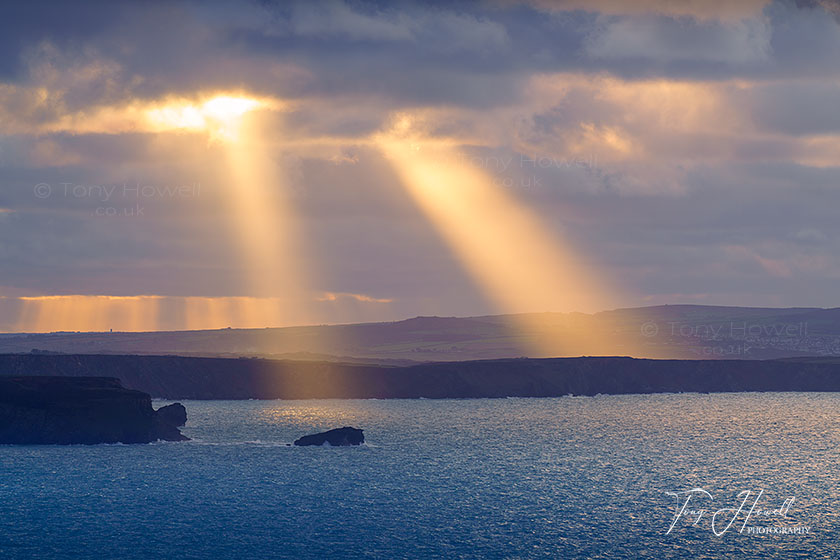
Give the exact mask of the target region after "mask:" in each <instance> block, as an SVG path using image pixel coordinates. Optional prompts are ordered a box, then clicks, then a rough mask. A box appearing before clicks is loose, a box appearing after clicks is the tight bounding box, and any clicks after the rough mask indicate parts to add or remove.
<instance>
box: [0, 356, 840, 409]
mask: <svg viewBox="0 0 840 560" xmlns="http://www.w3.org/2000/svg"><path fill="white" fill-rule="evenodd" d="M103 374H106V375H109V376H113V377H118V378H119V379H120V380H121V381H122V383H123V384H124V385H125V386H126V387H130V388H133V389H138V390H140V391H144V392H146V393H149V394H151V395H153V396H154V397H158V398H166V399H172V400H176V399H251V398H254V399H314V398H379V399H388V398H420V397H424V398H480V397H557V396H563V395H568V394H574V395H595V394H597V393H603V394H626V393H662V392H673V393H677V392H733V391H840V360H836V359H814V358H807V359H791V360H766V361H762V360H753V361H750V360H731V361H727V360H641V359H634V358H621V357H595V358H547V359H525V358H519V359H507V360H481V361H473V362H449V363H428V364H418V365H414V366H408V367H388V366H377V365H360V364H341V363H334V362H310V361H306V362H295V361H288V360H262V359H229V358H186V357H178V356H112V355H34V354H0V375H17V376H24V375H26V376H29V375H54V376H73V377H75V376H97V375H103ZM144 406H145V405H144Z"/></svg>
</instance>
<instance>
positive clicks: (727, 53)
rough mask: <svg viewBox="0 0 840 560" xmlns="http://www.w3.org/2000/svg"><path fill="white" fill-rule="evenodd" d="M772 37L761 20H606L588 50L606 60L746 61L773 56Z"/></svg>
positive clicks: (767, 26)
mask: <svg viewBox="0 0 840 560" xmlns="http://www.w3.org/2000/svg"><path fill="white" fill-rule="evenodd" d="M771 35H772V29H771V27H770V25H769V22H767V21H765V20H764V19H762V18H756V19H749V20H738V21H734V22H723V23H721V22H697V21H695V20H674V19H670V18H649V17H647V18H641V17H634V18H627V19H618V20H613V21H610V22H608V23H606V24H604V26H603V27H602V28H601V29H599V30H598V31H597V32H595V33H593V35H592V36H590V38H589V39H588V41H587V43H586V45H585V51H586V53H587V55H589V56H590V57H593V58H598V59H607V60H628V59H645V60H648V61H653V62H675V61H681V62H686V61H695V62H701V63H703V62H716V63H725V64H735V65H743V64H751V63H764V62H767V61H768V60H769V59H770V56H771V46H770V40H771Z"/></svg>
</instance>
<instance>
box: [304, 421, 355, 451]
mask: <svg viewBox="0 0 840 560" xmlns="http://www.w3.org/2000/svg"><path fill="white" fill-rule="evenodd" d="M364 442H365V435H364V430H359V429H357V428H351V427H349V426H345V427H343V428H336V429H334V430H329V431H327V432H323V433H320V434H312V435H310V436H303V437H302V438H300V439H298V440H295V445H324V444H325V443H326V444H329V445H332V446H335V447H339V446H346V445H361V444H362V443H364Z"/></svg>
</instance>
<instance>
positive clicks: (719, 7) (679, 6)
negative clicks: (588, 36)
mask: <svg viewBox="0 0 840 560" xmlns="http://www.w3.org/2000/svg"><path fill="white" fill-rule="evenodd" d="M768 2H769V0H676V1H675V0H635V1H633V2H628V1H626V0H532V1H531V2H530V4H532V5H533V6H535V7H537V8H539V9H542V10H545V11H550V12H558V11H567V10H587V11H592V12H599V13H603V14H612V15H633V14H662V15H668V16H691V17H695V18H698V19H743V18H747V17H751V16H755V15H757V14H760V13H761V10H762V9H763V8H764V6H765V5H767V4H768Z"/></svg>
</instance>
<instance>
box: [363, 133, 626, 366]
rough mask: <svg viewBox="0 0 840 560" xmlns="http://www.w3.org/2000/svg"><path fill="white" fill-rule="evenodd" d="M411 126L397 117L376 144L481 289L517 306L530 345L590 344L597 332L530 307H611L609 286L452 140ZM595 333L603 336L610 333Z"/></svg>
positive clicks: (568, 347)
mask: <svg viewBox="0 0 840 560" xmlns="http://www.w3.org/2000/svg"><path fill="white" fill-rule="evenodd" d="M410 127H411V125H410V122H409V121H406V120H402V121H398V124H397V126H396V127H395V129H394V130H392V131H390V132H389V133H385V134H381V135H379V136H378V138H377V142H378V144H379V146H380V148H381V150H382V151H383V153H384V154H385V156H386V158H387V159H388V160H389V161H390V163H391V164H392V166H393V168H394V169H395V171H396V173H397V175H398V176H399V178H400V180H401V182H402V184H403V186H404V188H405V189H406V190H407V191H408V193H409V194H410V196H411V197H412V199H413V200H414V202H415V203H416V204H417V206H418V207H419V208H420V209H421V210H422V211H423V212H424V214H425V215H426V216H427V218H428V219H429V220H430V221H431V222H432V223H433V225H434V226H435V227H436V228H437V230H438V231H439V232H440V233H441V235H442V237H443V238H444V239H445V240H446V241H447V242H448V243H449V244H450V246H451V247H452V249H453V250H454V252H455V253H456V254H457V255H458V257H459V258H460V259H461V261H462V263H463V264H464V266H465V268H466V269H467V271H468V272H469V273H470V274H471V275H472V277H473V278H474V279H475V281H476V283H477V284H478V285H479V287H480V288H481V289H482V290H483V291H484V292H485V294H486V295H487V296H488V297H489V298H490V299H491V300H492V301H493V302H495V304H496V305H497V307H498V308H499V309H500V310H501V311H502V312H505V313H515V314H522V315H518V316H517V319H516V321H517V323H518V324H517V327H518V328H521V329H525V330H526V331H528V332H532V333H535V335H536V336H535V338H536V339H537V340H538V343H537V344H536V345H535V347H531V348H528V351H529V353H531V355H546V356H547V355H555V356H556V355H564V354H567V353H575V352H576V349H577V348H580V347H582V346H583V347H586V348H593V349H595V346H593V342H594V340H593V339H592V338H591V335H593V334H595V333H582V332H577V331H574V330H571V331H570V330H568V329H566V330H563V331H562V332H563V335H562V336H558V335H557V334H555V331H556V329H554V328H553V327H551V326H550V325H549V326H547V325H546V324H544V317H543V316H541V315H530V314H531V313H539V312H544V311H596V310H601V309H605V308H609V306H610V301H611V297H609V294H611V290H610V289H609V288H608V287H607V286H606V285H605V283H604V282H603V281H602V280H601V279H600V278H599V277H597V276H596V275H595V274H594V273H592V272H591V271H590V270H588V269H587V268H586V266H585V265H584V263H582V262H581V260H580V259H579V258H578V257H577V256H576V255H575V254H573V252H572V251H571V250H570V249H568V248H567V247H564V246H563V245H562V244H561V243H560V242H559V240H558V239H557V236H556V235H555V234H554V233H553V232H551V231H549V230H548V229H547V228H546V227H545V226H543V225H542V224H541V223H540V221H539V220H538V219H537V217H536V216H534V215H533V214H532V213H531V212H530V211H529V210H528V209H526V208H525V207H523V206H522V205H520V204H519V203H518V202H517V201H516V200H515V199H514V198H513V197H512V196H510V195H509V194H508V193H506V192H504V191H503V190H502V189H501V188H500V187H498V186H496V185H495V184H494V183H493V181H492V179H491V178H490V177H487V176H486V175H485V174H484V173H483V172H482V171H481V170H480V169H478V168H476V167H474V166H472V165H470V164H469V163H468V160H467V158H464V157H462V156H461V155H460V154H459V153H458V151H457V149H456V147H455V146H454V145H453V144H452V143H450V142H446V141H436V140H433V139H430V138H426V137H423V136H421V135H418V134H416V133H412V132H411V130H410ZM597 334H598V336H600V337H601V338H602V340H603V339H605V338H606V337H607V336H608V334H609V333H597ZM605 342H606V340H605ZM611 342H614V341H611ZM611 346H612V345H611Z"/></svg>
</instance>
